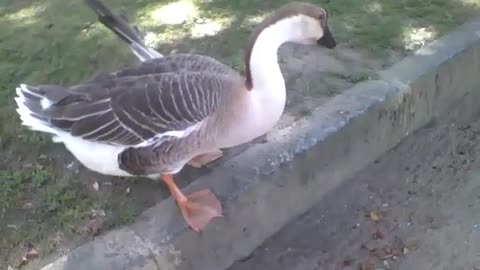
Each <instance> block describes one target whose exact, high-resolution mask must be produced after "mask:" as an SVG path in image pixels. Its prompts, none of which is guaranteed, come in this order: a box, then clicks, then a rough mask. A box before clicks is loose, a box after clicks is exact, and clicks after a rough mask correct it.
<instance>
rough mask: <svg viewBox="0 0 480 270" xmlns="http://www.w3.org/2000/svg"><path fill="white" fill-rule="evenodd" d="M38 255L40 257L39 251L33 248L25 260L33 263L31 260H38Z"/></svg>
mask: <svg viewBox="0 0 480 270" xmlns="http://www.w3.org/2000/svg"><path fill="white" fill-rule="evenodd" d="M38 255H39V254H38V251H37V250H36V249H34V248H31V249H30V250H29V251H28V252H27V254H26V255H25V258H26V259H27V260H28V261H31V260H33V259H35V258H37V257H38Z"/></svg>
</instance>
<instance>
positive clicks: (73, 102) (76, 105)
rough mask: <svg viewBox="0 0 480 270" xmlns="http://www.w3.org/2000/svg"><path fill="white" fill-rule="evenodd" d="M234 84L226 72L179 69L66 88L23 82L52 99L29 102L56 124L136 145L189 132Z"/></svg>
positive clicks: (95, 138) (89, 137)
mask: <svg viewBox="0 0 480 270" xmlns="http://www.w3.org/2000/svg"><path fill="white" fill-rule="evenodd" d="M234 84H235V80H232V77H229V76H224V75H221V74H212V73H207V72H180V73H161V74H147V75H138V76H125V77H115V78H113V79H109V80H102V81H101V82H97V83H86V84H82V85H78V86H75V87H72V88H70V89H69V90H68V91H67V92H65V91H59V90H58V87H53V86H23V88H25V89H27V91H25V94H24V96H27V95H28V96H31V97H32V98H33V97H34V96H38V97H43V98H44V99H45V98H46V99H47V100H48V102H47V103H48V104H49V106H48V107H47V108H44V107H43V106H40V105H39V103H38V102H37V104H36V106H34V105H35V103H34V102H33V101H32V102H27V103H26V106H27V107H28V108H29V110H30V111H31V114H32V115H33V116H34V117H36V118H38V119H40V120H42V121H44V122H48V123H49V125H50V126H51V127H53V128H55V129H60V130H62V131H64V132H69V133H70V134H71V135H73V136H76V137H80V138H82V139H85V140H89V141H95V142H100V143H108V144H116V145H125V146H131V145H138V144H141V143H149V142H152V143H153V142H155V141H157V140H159V139H161V137H162V136H164V135H169V136H175V137H182V136H186V135H187V134H189V132H191V131H193V130H195V129H196V128H198V127H199V125H201V123H202V122H203V121H204V120H205V119H207V118H208V117H209V116H210V115H211V114H212V113H214V112H215V111H216V110H217V108H218V106H219V104H220V103H221V102H222V97H223V94H222V93H225V91H228V90H229V89H232V88H233V86H234ZM60 92H61V93H64V94H63V95H62V94H60ZM32 100H33V99H32ZM32 104H33V105H32ZM42 104H44V103H42Z"/></svg>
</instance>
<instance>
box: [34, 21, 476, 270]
mask: <svg viewBox="0 0 480 270" xmlns="http://www.w3.org/2000/svg"><path fill="white" fill-rule="evenodd" d="M478 29H480V19H475V20H472V21H470V22H468V23H466V24H465V25H463V26H461V27H460V28H458V29H457V30H456V31H454V32H452V33H451V34H449V35H447V36H445V37H443V38H441V39H439V40H437V41H435V42H433V43H432V44H430V45H429V46H427V47H425V48H423V49H421V50H420V51H418V53H417V54H416V55H414V56H411V57H408V58H406V59H404V60H403V61H402V62H400V63H398V64H396V65H395V66H394V67H392V68H390V69H389V70H386V71H383V72H382V73H381V80H378V81H369V82H364V83H361V84H358V85H356V86H355V87H353V88H351V89H349V90H347V91H346V92H344V93H343V94H342V95H339V96H336V97H334V98H332V100H330V101H329V102H328V103H327V104H325V105H323V106H322V107H319V108H317V109H316V110H315V111H314V112H313V113H312V114H311V115H310V116H308V117H306V118H303V119H301V120H299V121H297V122H295V123H293V124H292V125H291V126H288V127H286V128H283V129H281V130H278V131H276V132H272V134H270V135H269V136H268V143H265V144H258V145H255V146H253V147H251V148H249V149H248V150H246V151H245V152H243V153H241V154H239V155H238V156H236V157H235V158H233V159H232V160H230V161H227V162H226V163H224V164H222V165H221V166H219V167H217V168H215V170H213V172H212V173H211V174H209V175H207V176H202V177H200V178H199V179H197V180H196V181H194V182H193V183H192V184H191V185H190V186H188V187H187V188H186V189H185V190H186V191H192V190H197V189H200V188H205V187H208V188H212V189H213V190H214V192H215V193H216V194H217V196H218V197H219V198H220V199H221V200H222V202H223V205H224V210H225V218H222V219H216V220H214V222H212V223H211V224H210V225H209V226H208V227H207V230H206V231H205V232H204V233H203V234H202V235H197V234H195V233H193V232H192V231H190V230H188V229H187V227H186V225H185V224H184V222H183V220H182V219H181V217H180V216H179V214H178V211H177V209H176V207H175V205H174V203H173V201H172V200H171V199H167V200H165V201H162V202H161V203H159V204H158V205H156V206H154V207H152V208H151V209H149V210H147V211H145V212H144V213H143V214H142V215H141V216H140V218H138V220H137V221H136V222H135V223H134V224H132V225H130V226H127V227H124V228H120V229H117V230H114V231H110V232H108V233H106V234H105V235H102V236H100V237H98V238H97V239H95V240H94V241H92V242H89V243H87V244H85V245H83V246H80V247H78V248H76V249H74V250H72V251H71V252H70V253H69V254H67V255H65V256H63V257H61V258H59V259H58V260H56V261H55V262H53V263H52V264H49V265H47V266H45V267H44V268H42V269H45V270H47V269H51V270H54V269H55V270H60V269H61V270H83V269H85V270H87V269H88V270H90V269H105V270H106V269H115V270H120V269H142V270H146V269H157V270H158V269H162V270H173V269H176V270H180V269H181V270H183V269H185V270H187V269H188V270H192V269H195V270H222V269H225V268H227V267H229V266H230V265H231V264H232V263H233V262H234V261H235V260H238V259H240V258H242V257H244V256H247V255H248V254H249V253H250V252H251V251H252V250H253V249H255V248H256V247H257V246H258V245H260V244H261V243H262V242H263V241H264V240H265V239H266V238H268V237H269V236H271V235H272V234H274V233H275V232H277V231H278V230H279V229H280V228H281V227H282V226H284V225H285V224H286V223H287V222H289V221H291V220H292V219H294V218H295V217H297V216H298V215H300V214H302V213H303V212H305V211H306V210H307V209H308V208H310V207H311V206H312V205H313V204H314V203H315V202H317V201H319V200H321V198H322V197H323V196H324V195H325V194H327V193H328V192H329V191H331V190H332V189H333V188H335V187H337V186H338V185H339V184H341V183H342V182H343V181H345V180H346V179H348V178H349V177H351V176H352V175H353V174H354V173H355V172H357V171H358V170H360V169H361V168H363V167H365V166H366V165H368V164H369V163H371V162H373V161H374V160H375V159H377V158H378V157H379V156H380V155H382V154H383V153H385V152H386V151H387V150H389V149H391V148H392V147H393V146H395V145H396V144H398V143H399V142H400V141H401V140H402V139H403V138H405V137H406V136H408V135H409V134H410V133H411V132H413V131H415V130H416V129H418V128H420V127H422V126H424V125H426V124H428V122H430V121H432V120H433V119H434V118H435V117H436V116H438V115H439V114H441V113H445V112H447V111H448V110H449V108H450V107H451V106H452V105H454V104H456V103H457V102H458V100H460V99H461V98H462V97H465V96H466V95H468V94H469V93H472V92H473V91H479V90H478V89H479V88H478V87H480V75H479V74H480V34H479V32H478ZM473 96H475V97H479V95H473ZM478 104H480V100H479V101H478ZM339 203H341V202H339ZM37 269H38V268H37Z"/></svg>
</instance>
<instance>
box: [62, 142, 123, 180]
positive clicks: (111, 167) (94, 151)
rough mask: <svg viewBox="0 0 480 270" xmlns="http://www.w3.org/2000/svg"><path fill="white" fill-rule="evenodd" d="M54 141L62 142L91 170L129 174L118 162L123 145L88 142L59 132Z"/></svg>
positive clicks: (103, 172)
mask: <svg viewBox="0 0 480 270" xmlns="http://www.w3.org/2000/svg"><path fill="white" fill-rule="evenodd" d="M55 141H58V142H63V143H64V144H65V147H66V148H67V149H68V150H69V151H70V152H71V153H72V154H73V155H74V156H75V158H76V159H78V161H80V162H81V163H82V164H83V165H84V166H85V167H87V168H88V169H90V170H92V171H96V172H98V173H101V174H105V175H112V176H131V175H130V174H129V173H127V172H126V171H124V170H122V169H120V167H119V164H118V154H119V153H120V152H122V151H123V150H125V148H126V147H125V146H114V145H107V144H100V143H95V142H89V141H86V140H82V139H80V138H77V137H73V136H71V135H70V134H68V133H59V134H58V136H57V138H56V139H55Z"/></svg>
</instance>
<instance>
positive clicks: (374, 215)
mask: <svg viewBox="0 0 480 270" xmlns="http://www.w3.org/2000/svg"><path fill="white" fill-rule="evenodd" d="M382 218H383V217H382V215H381V214H380V213H378V212H375V211H372V212H370V219H371V220H373V221H375V222H378V221H380V220H382Z"/></svg>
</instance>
